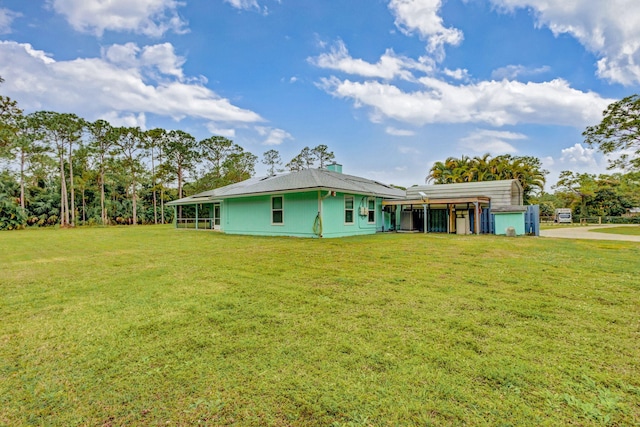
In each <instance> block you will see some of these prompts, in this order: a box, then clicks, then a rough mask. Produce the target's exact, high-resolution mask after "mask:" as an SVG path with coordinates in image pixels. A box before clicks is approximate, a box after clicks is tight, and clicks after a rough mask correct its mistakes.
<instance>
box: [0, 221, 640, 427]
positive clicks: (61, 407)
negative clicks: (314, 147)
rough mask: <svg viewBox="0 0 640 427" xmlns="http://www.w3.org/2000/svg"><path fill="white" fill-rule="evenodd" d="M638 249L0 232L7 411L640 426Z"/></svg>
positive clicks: (126, 417) (525, 242)
mask: <svg viewBox="0 0 640 427" xmlns="http://www.w3.org/2000/svg"><path fill="white" fill-rule="evenodd" d="M639 259H640V245H638V244H637V243H628V242H608V241H606V242H605V241H587V240H581V241H572V240H564V239H538V238H525V237H522V238H505V237H496V236H455V235H452V236H446V235H435V234H431V235H423V234H384V235H375V236H368V237H358V238H343V239H333V240H332V239H324V240H311V239H294V238H257V237H242V236H227V235H223V234H218V233H213V232H205V231H200V232H198V231H189V230H174V229H172V228H169V227H137V228H133V227H129V228H90V229H75V230H25V231H18V232H3V233H0V266H1V268H2V274H1V275H0V425H7V426H17V425H38V426H40V425H43V426H70V425H86V426H122V425H149V426H160V425H162V426H166V425H171V426H176V425H182V426H186V425H210V426H219V425H237V426H265V425H266V426H269V425H273V426H411V425H419V426H424V425H438V426H440V425H461V424H465V425H491V426H493V425H504V426H507V425H548V426H557V425H580V426H584V425H598V426H599V425H639V424H640V281H639V280H638V260H639Z"/></svg>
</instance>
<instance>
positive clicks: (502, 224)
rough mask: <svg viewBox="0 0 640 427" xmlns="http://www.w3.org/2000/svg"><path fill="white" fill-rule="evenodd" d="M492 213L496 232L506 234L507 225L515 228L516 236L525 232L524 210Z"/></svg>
mask: <svg viewBox="0 0 640 427" xmlns="http://www.w3.org/2000/svg"><path fill="white" fill-rule="evenodd" d="M494 215H495V220H496V226H495V231H496V234H498V235H503V236H504V235H505V234H507V232H506V230H507V228H508V227H513V228H514V229H515V230H516V235H517V236H522V235H524V234H525V231H524V212H508V213H507V212H500V213H497V212H496V213H494Z"/></svg>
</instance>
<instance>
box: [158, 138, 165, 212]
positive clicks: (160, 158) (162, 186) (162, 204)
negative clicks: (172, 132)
mask: <svg viewBox="0 0 640 427" xmlns="http://www.w3.org/2000/svg"><path fill="white" fill-rule="evenodd" d="M159 160H160V165H162V146H160V155H159ZM160 222H162V224H164V182H162V180H161V181H160Z"/></svg>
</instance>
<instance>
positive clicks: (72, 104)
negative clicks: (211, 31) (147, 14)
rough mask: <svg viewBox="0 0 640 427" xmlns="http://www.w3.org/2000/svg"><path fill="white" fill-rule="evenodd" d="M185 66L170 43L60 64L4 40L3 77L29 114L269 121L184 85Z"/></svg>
mask: <svg viewBox="0 0 640 427" xmlns="http://www.w3.org/2000/svg"><path fill="white" fill-rule="evenodd" d="M181 63H182V59H180V58H178V57H177V56H176V55H175V54H174V53H173V48H172V47H171V45H169V44H162V45H155V46H145V47H142V48H140V47H138V46H137V45H135V44H127V45H114V46H111V47H107V48H105V49H104V50H103V55H102V57H100V58H78V59H74V60H70V61H56V60H55V59H54V58H52V57H51V56H50V55H48V54H46V53H45V52H42V51H39V50H36V49H34V48H33V47H32V46H31V45H29V44H23V43H16V42H12V41H4V42H0V75H2V76H3V77H4V78H5V80H6V81H5V83H4V85H3V91H4V92H5V93H6V94H7V95H8V96H10V97H12V98H14V99H16V100H17V101H18V102H19V103H20V106H21V107H22V108H24V109H26V110H40V109H49V110H54V111H62V112H65V111H68V112H76V113H78V114H80V115H82V116H83V117H85V118H87V119H90V120H93V119H96V118H99V117H103V116H105V115H108V114H116V115H117V117H122V118H126V117H131V116H135V117H139V114H141V113H142V114H149V113H151V114H157V115H160V116H166V117H172V118H174V119H175V120H180V119H182V118H184V117H192V118H200V119H205V120H208V121H213V122H232V123H255V122H260V121H262V120H263V119H262V118H261V117H260V116H259V115H258V114H256V113H255V112H253V111H249V110H245V109H242V108H240V107H237V106H235V105H233V104H232V103H231V102H230V101H229V100H228V99H225V98H222V97H220V96H218V95H217V94H216V93H215V92H213V91H211V90H210V89H208V88H206V87H205V86H203V85H202V83H200V82H185V81H181V77H182V69H181V68H180V65H181ZM149 69H150V71H149ZM114 117H115V116H114Z"/></svg>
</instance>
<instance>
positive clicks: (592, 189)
mask: <svg viewBox="0 0 640 427" xmlns="http://www.w3.org/2000/svg"><path fill="white" fill-rule="evenodd" d="M554 188H557V189H560V190H565V191H569V192H571V193H573V194H575V195H576V196H577V197H578V200H579V203H580V216H581V217H582V218H586V217H588V216H589V214H588V212H587V201H588V199H589V198H591V197H593V196H594V195H595V194H596V191H597V183H596V176H595V175H593V174H589V173H576V172H572V171H562V172H560V177H559V179H558V182H557V184H556V185H555V186H554Z"/></svg>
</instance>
